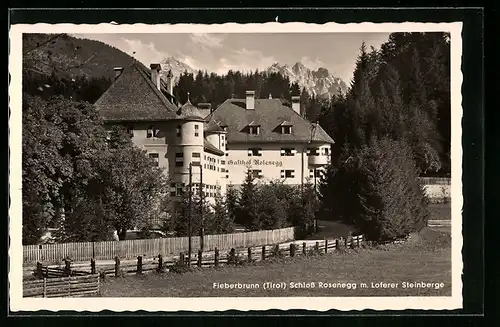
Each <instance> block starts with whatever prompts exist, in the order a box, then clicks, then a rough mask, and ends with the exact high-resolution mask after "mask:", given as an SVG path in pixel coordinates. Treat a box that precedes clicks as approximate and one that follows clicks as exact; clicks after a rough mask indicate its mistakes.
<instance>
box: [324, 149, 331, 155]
mask: <svg viewBox="0 0 500 327" xmlns="http://www.w3.org/2000/svg"><path fill="white" fill-rule="evenodd" d="M323 155H325V156H328V155H330V149H329V148H323Z"/></svg>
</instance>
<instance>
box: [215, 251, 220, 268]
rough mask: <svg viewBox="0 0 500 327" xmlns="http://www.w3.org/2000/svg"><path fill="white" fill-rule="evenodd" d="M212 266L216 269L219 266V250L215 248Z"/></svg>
mask: <svg viewBox="0 0 500 327" xmlns="http://www.w3.org/2000/svg"><path fill="white" fill-rule="evenodd" d="M214 257H215V258H214V266H215V267H218V266H219V249H218V248H215V256H214Z"/></svg>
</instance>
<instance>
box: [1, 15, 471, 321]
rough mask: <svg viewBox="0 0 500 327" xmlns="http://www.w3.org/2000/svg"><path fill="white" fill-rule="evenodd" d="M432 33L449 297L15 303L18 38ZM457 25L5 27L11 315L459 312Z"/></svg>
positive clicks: (18, 286)
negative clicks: (437, 35) (443, 48)
mask: <svg viewBox="0 0 500 327" xmlns="http://www.w3.org/2000/svg"><path fill="white" fill-rule="evenodd" d="M367 31H369V32H371V33H376V32H437V31H446V32H449V33H450V35H451V121H452V129H451V135H452V137H451V162H452V174H451V175H452V177H451V186H452V190H451V197H452V295H451V296H449V297H248V298H241V297H239V298H229V297H227V298H226V297H210V298H64V299H54V298H42V299H38V298H23V297H22V266H23V262H22V260H23V259H22V258H23V255H22V242H21V237H22V218H21V217H22V201H21V185H22V182H21V149H22V141H21V136H22V123H21V116H22V115H21V108H22V89H21V79H22V76H21V71H22V69H21V66H22V59H21V57H22V44H21V43H22V33H70V34H77V33H95V34H98V33H102V34H105V33H333V32H335V33H359V32H367ZM461 32H462V23H461V22H454V23H411V22H406V23H353V24H337V23H326V24H306V23H274V22H273V23H263V24H236V23H227V24H211V25H204V24H159V25H146V24H122V25H120V24H111V23H101V24H95V25H88V24H80V25H78V24H44V23H39V24H18V25H12V26H11V28H10V33H9V35H10V49H9V50H10V53H9V72H10V78H11V81H10V85H9V102H10V103H9V106H10V120H9V134H10V135H9V136H10V137H9V149H10V160H9V173H10V174H9V183H10V184H9V191H10V201H11V202H10V208H9V229H10V230H9V235H10V247H9V263H10V265H9V268H10V271H9V286H10V287H9V296H10V298H9V300H10V309H11V311H14V312H17V311H38V310H48V311H59V310H72V311H77V312H81V311H90V312H99V311H102V310H111V311H116V312H123V311H137V310H145V311H152V312H153V311H164V312H172V311H180V310H183V311H184V310H186V311H225V310H240V311H249V310H270V309H279V310H289V309H304V310H315V311H327V310H331V309H336V310H342V311H345V310H363V309H373V310H403V309H423V310H442V309H444V310H451V309H459V308H462V305H463V301H462V269H463V262H462V254H461V252H462V242H463V240H462V215H461V214H462V206H463V195H462V140H461V139H462V124H461V123H462V95H461V87H462V80H463V75H462V71H461V61H462V37H461Z"/></svg>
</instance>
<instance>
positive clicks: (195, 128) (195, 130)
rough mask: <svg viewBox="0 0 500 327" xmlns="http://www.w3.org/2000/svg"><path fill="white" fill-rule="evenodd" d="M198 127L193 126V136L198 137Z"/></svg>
mask: <svg viewBox="0 0 500 327" xmlns="http://www.w3.org/2000/svg"><path fill="white" fill-rule="evenodd" d="M199 127H200V126H199V125H194V136H200V133H199Z"/></svg>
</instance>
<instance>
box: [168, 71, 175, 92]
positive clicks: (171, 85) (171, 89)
mask: <svg viewBox="0 0 500 327" xmlns="http://www.w3.org/2000/svg"><path fill="white" fill-rule="evenodd" d="M167 91H168V93H170V94H172V95H174V74H172V70H169V71H168V74H167Z"/></svg>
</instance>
